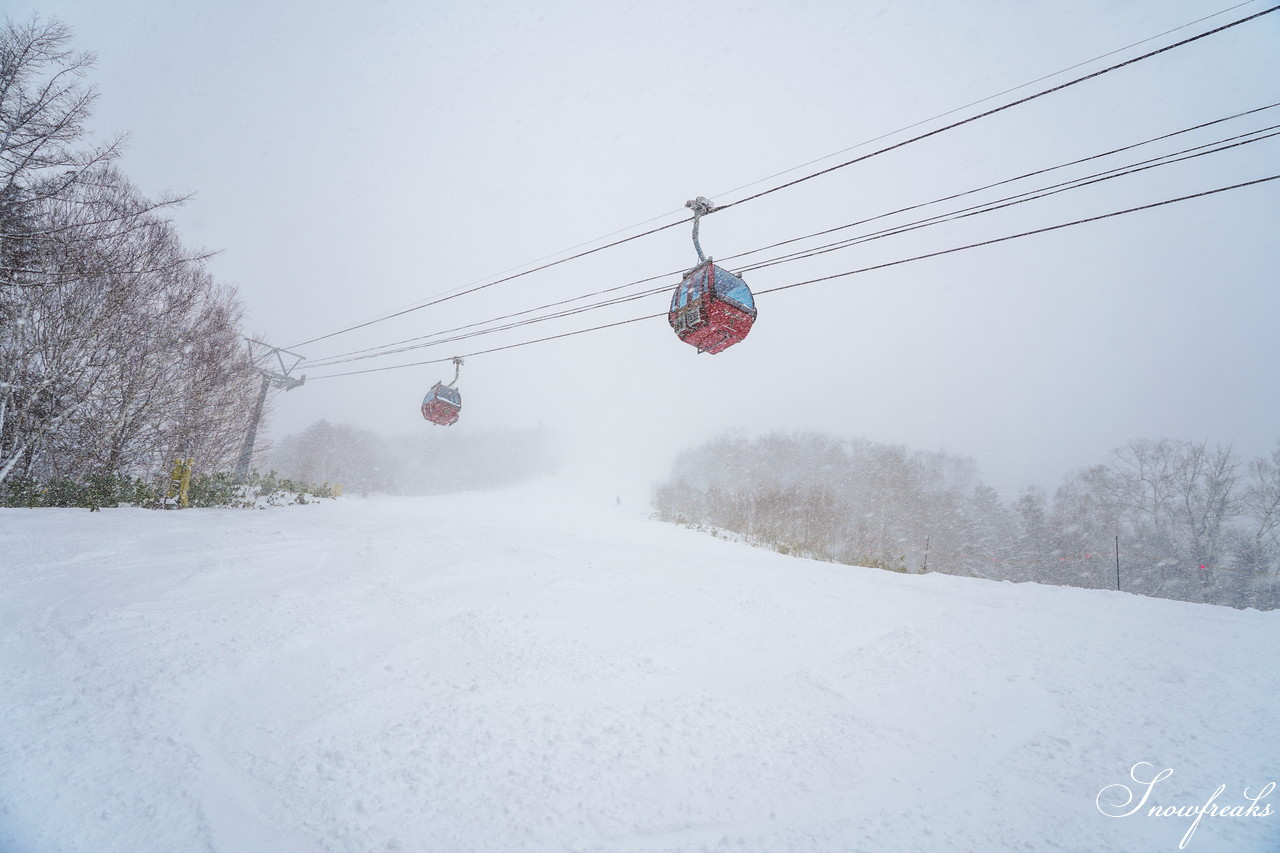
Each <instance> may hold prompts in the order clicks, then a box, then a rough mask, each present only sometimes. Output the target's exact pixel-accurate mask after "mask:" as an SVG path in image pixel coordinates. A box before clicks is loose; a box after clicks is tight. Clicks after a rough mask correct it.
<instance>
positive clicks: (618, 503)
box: [613, 495, 622, 506]
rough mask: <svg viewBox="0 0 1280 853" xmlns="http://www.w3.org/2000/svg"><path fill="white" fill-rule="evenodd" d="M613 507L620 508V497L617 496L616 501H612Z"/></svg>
mask: <svg viewBox="0 0 1280 853" xmlns="http://www.w3.org/2000/svg"><path fill="white" fill-rule="evenodd" d="M613 505H614V506H622V495H618V496H617V498H616V500H615V501H614V504H613Z"/></svg>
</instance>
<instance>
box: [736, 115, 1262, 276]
mask: <svg viewBox="0 0 1280 853" xmlns="http://www.w3.org/2000/svg"><path fill="white" fill-rule="evenodd" d="M1276 107H1280V102H1277V103H1274V104H1267V105H1266V106H1262V107H1255V108H1254V109H1251V110H1245V111H1243V112H1239V113H1235V114H1234V115H1229V116H1224V117H1223V118H1218V119H1214V120H1212V121H1206V122H1202V123H1200V124H1196V125H1192V126H1191V127H1185V128H1183V129H1181V130H1175V131H1173V132H1171V133H1165V134H1161V135H1160V136H1155V137H1152V138H1151V139H1144V140H1143V141H1141V142H1134V143H1132V144H1130V145H1124V146H1121V147H1120V148H1112V149H1110V150H1109V151H1103V152H1102V153H1101V154H1093V155H1090V156H1088V157H1081V158H1078V159H1076V160H1071V161H1069V162H1066V163H1059V164H1058V165H1056V166H1048V167H1046V168H1043V169H1036V170H1035V171H1031V172H1024V173H1023V174H1021V175H1017V176H1015V177H1012V178H1006V179H1004V180H1002V181H996V182H994V183H991V184H987V185H985V186H981V187H976V188H974V189H969V190H964V191H962V192H958V193H953V194H952V195H949V196H942V197H941V198H935V199H932V200H930V201H924V202H920V203H918V204H912V205H908V206H907V207H900V208H898V209H896V210H891V211H888V212H886V213H879V214H876V215H875V216H869V217H867V218H866V219H859V220H857V221H856V222H849V223H846V224H844V225H838V226H836V227H835V228H827V229H825V230H822V231H815V232H813V233H812V234H805V235H803V236H800V237H791V238H789V239H787V240H780V241H779V242H777V243H771V244H769V245H768V246H762V247H761V248H759V249H752V250H750V251H747V252H739V253H738V254H736V255H728V256H726V257H723V258H721V260H722V261H731V260H735V259H737V258H743V257H746V256H747V255H753V254H757V253H759V252H767V251H768V250H769V249H777V248H779V247H781V246H786V245H789V244H791V243H797V242H800V241H802V240H810V239H813V238H814V237H823V236H825V235H827V234H834V233H835V232H837V231H843V230H846V229H849V228H855V227H857V226H859V225H865V224H867V223H868V222H875V221H876V220H878V219H885V218H887V217H890V216H895V215H897V214H899V213H908V212H910V211H912V210H919V209H920V208H922V207H928V206H930V205H934V204H940V203H942V202H944V201H954V200H955V199H958V198H963V197H964V196H967V195H974V194H976V193H980V192H984V191H986V190H989V189H994V188H996V187H999V186H1003V185H1005V184H1011V183H1014V182H1015V181H1021V180H1025V179H1026V178H1034V177H1036V176H1037V175H1044V174H1047V173H1049V172H1054V171H1057V170H1059V169H1066V168H1070V167H1071V166H1078V165H1080V164H1082V163H1088V162H1090V161H1092V160H1099V159H1101V158H1103V157H1109V156H1111V155H1112V154H1120V153H1123V152H1125V151H1131V150H1133V149H1134V148H1140V147H1142V146H1143V145H1150V144H1152V143H1155V142H1161V141H1163V140H1165V139H1172V138H1173V137H1175V136H1179V135H1181V134H1184V133H1191V132H1193V131H1196V130H1202V129H1204V128H1206V127H1212V126H1213V125H1215V124H1222V123H1223V122H1227V121H1232V120H1234V119H1238V118H1243V117H1244V116H1248V115H1253V114H1254V113H1259V112H1263V111H1265V110H1271V109H1275V108H1276Z"/></svg>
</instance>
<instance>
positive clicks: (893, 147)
mask: <svg viewBox="0 0 1280 853" xmlns="http://www.w3.org/2000/svg"><path fill="white" fill-rule="evenodd" d="M1240 5H1245V4H1240ZM1232 8H1237V7H1232ZM1277 10H1280V5H1278V6H1272V7H1270V8H1268V9H1265V10H1263V11H1261V12H1258V13H1255V14H1253V15H1249V16H1248V17H1245V18H1241V19H1239V20H1236V21H1233V22H1231V23H1228V24H1224V25H1222V26H1220V27H1217V28H1215V29H1212V30H1208V31H1207V32H1203V33H1200V34H1199V35H1195V36H1191V37H1190V38H1186V39H1183V40H1182V41H1179V42H1175V43H1173V44H1171V45H1167V46H1165V47H1162V48H1159V49H1157V50H1153V51H1150V52H1148V53H1145V54H1142V55H1140V56H1136V57H1133V58H1132V59H1128V60H1125V61H1124V62H1120V63H1116V64H1114V65H1111V66H1108V67H1107V68H1103V69H1101V70H1098V71H1095V72H1092V73H1090V74H1086V75H1084V76H1081V77H1077V78H1075V79H1073V80H1069V81H1067V82H1065V83H1062V84H1059V85H1057V86H1053V87H1051V88H1049V89H1044V90H1042V91H1039V92H1036V93H1034V94H1031V95H1028V96H1026V97H1024V98H1020V99H1018V100H1016V101H1012V102H1010V103H1007V104H1003V105H1001V106H998V107H995V108H993V109H990V110H987V111H985V112H982V113H978V114H977V115H973V116H969V117H968V118H964V119H961V120H960V121H957V122H952V123H951V124H948V125H945V126H943V127H941V128H937V129H935V130H931V131H928V132H926V133H922V134H919V135H917V136H914V137H910V138H908V139H905V140H902V141H900V142H896V143H894V144H892V145H888V146H885V147H883V148H880V149H877V150H875V151H872V152H870V153H867V154H864V155H862V156H860V157H856V158H854V159H852V160H847V161H845V162H843V163H838V164H836V165H834V166H830V167H828V168H826V169H822V170H820V171H818V172H814V173H812V174H809V175H806V176H804V177H800V178H796V179H794V180H792V181H788V182H786V183H784V184H780V185H778V186H775V187H772V188H770V189H767V190H762V191H761V192H758V193H755V194H754V195H750V196H746V197H745V198H741V199H738V200H737V201H733V202H729V203H727V204H723V205H720V206H718V207H715V208H712V210H711V211H710V212H712V213H714V212H718V211H721V210H726V209H728V208H730V207H735V206H737V205H740V204H744V203H746V202H748V201H754V200H755V199H758V198H761V197H763V196H766V195H769V194H771V193H775V192H778V191H779V190H783V189H786V188H788V187H792V186H795V185H797V184H800V183H804V182H805V181H809V180H812V179H814V178H817V177H820V176H822V175H826V174H829V173H831V172H834V171H836V170H837V169H843V168H845V167H846V166H851V165H853V164H855V163H860V162H863V161H865V160H868V159H870V158H872V157H876V156H879V155H881V154H885V153H887V152H889V151H895V150H897V149H899V148H903V147H905V146H907V145H910V144H912V143H914V142H919V141H921V140H923V139H928V138H930V137H933V136H937V135H938V134H941V133H945V132H946V131H949V130H953V129H955V128H957V127H961V126H963V125H966V124H969V123H971V122H974V121H977V120H979V119H982V118H986V117H988V116H991V115H995V114H997V113H1000V112H1003V111H1005V110H1008V109H1011V108H1013V107H1016V106H1019V105H1021V104H1025V103H1028V102H1030V101H1033V100H1036V99H1037V98H1041V97H1044V96H1045V95H1049V94H1052V93H1054V92H1058V91H1061V90H1063V89H1066V88H1069V87H1071V86H1074V85H1076V84H1078V83H1083V82H1085V81H1086V80H1091V79H1093V78H1095V77H1100V76H1102V75H1103V74H1108V73H1110V72H1112V71H1116V70H1118V69H1120V68H1124V67H1127V66H1129V65H1133V64H1134V63H1137V62H1141V61H1143V60H1145V59H1150V58H1151V57H1153V56H1157V55H1159V54H1162V53H1165V52H1167V51H1170V50H1173V49H1174V48H1178V47H1182V46H1184V45H1187V44H1191V43H1192V42H1196V41H1199V40H1200V39H1203V38H1207V37H1209V36H1211V35H1216V34H1217V33H1220V32H1223V31H1225V30H1228V29H1231V28H1232V27H1236V26H1239V25H1241V24H1244V23H1247V22H1249V21H1252V20H1255V19H1257V18H1260V17H1262V16H1263V15H1268V14H1270V13H1272V12H1275V11H1277ZM1217 14H1222V13H1217ZM1208 17H1215V15H1211V16H1208ZM1201 20H1204V19H1201ZM1184 26H1190V25H1189V24H1188V25H1184ZM1176 29H1182V27H1178V28H1176ZM1170 32H1173V30H1171V31H1170ZM1157 37H1158V36H1153V37H1152V38H1157ZM1149 40H1150V39H1146V40H1144V41H1149ZM1142 43H1143V42H1137V44H1142ZM1123 49H1124V48H1122V50H1123ZM1106 55H1109V54H1104V56H1106ZM1089 61H1094V60H1089ZM1084 64H1087V63H1084ZM1072 67H1073V68H1074V67H1078V66H1072ZM1058 73H1062V72H1058ZM1050 76H1056V75H1050ZM1041 79H1044V78H1041ZM1024 85H1030V84H1024ZM1016 88H1022V87H1016ZM993 97H998V96H993ZM979 103H980V102H979ZM959 109H963V108H959ZM952 112H954V110H953V111H952ZM947 114H948V113H944V114H943V115H947ZM931 120H932V119H931ZM895 132H896V131H895ZM647 221H650V222H651V221H653V220H652V219H651V220H647ZM691 221H693V218H692V217H689V218H685V219H681V220H678V221H676V222H670V223H668V224H666V225H660V226H658V227H656V228H651V229H649V230H647V231H643V232H641V233H639V234H634V235H632V236H630V237H625V238H623V239H620V240H615V241H613V242H611V243H606V244H605V245H602V246H598V247H596V248H594V249H588V250H586V251H583V252H578V253H576V254H574V255H570V256H568V257H566V258H561V259H560V260H556V261H551V262H549V263H545V264H541V265H539V266H536V267H533V268H532V269H528V270H525V271H523V272H518V273H513V274H511V275H507V276H503V277H501V278H498V279H495V280H493V281H490V282H486V283H484V284H479V285H476V286H474V287H470V288H467V289H464V290H460V291H457V292H454V293H450V294H448V295H446V296H441V297H439V298H436V299H432V300H429V301H427V302H423V303H420V304H418V305H415V306H412V307H409V308H404V309H401V310H399V311H395V312H393V313H390V314H386V315H384V316H381V317H378V318H375V319H372V320H367V321H365V322H362V323H357V324H355V325H352V326H347V327H345V328H342V329H338V330H337V331H334V332H330V333H328V334H325V335H319V336H317V337H313V338H309V339H307V340H305V341H301V342H299V343H296V344H293V345H292V348H298V347H302V346H306V345H307V344H313V343H316V342H318V341H322V340H327V339H329V338H332V337H336V336H338V335H341V334H346V333H347V332H352V331H355V330H357V329H362V328H365V327H367V326H371V325H374V324H375V323H381V322H384V321H386V320H390V319H393V318H395V317H400V316H403V315H405V314H409V313H412V312H414V311H419V310H421V309H423V308H428V307H431V306H433V305H439V304H440V303H442V302H447V301H449V300H451V299H457V298H458V297H461V296H466V295H469V294H472V293H476V292H477V291H480V290H484V289H486V288H490V287H493V286H495V285H498V284H502V283H504V282H508V281H512V280H514V279H517V278H521V277H523V276H526V275H532V274H533V273H536V272H541V271H543V270H546V269H550V268H551V267H555V266H558V265H560V264H564V263H568V262H569V261H573V260H577V259H579V258H583V257H586V256H588V255H592V254H595V253H597V252H602V251H604V250H606V249H611V248H614V247H616V246H620V245H623V244H624V243H629V242H631V241H633V240H638V239H640V238H642V237H647V236H650V235H652V234H657V233H659V232H661V231H665V230H667V229H670V228H674V227H676V226H678V225H683V224H685V223H687V222H691ZM615 233H617V232H615ZM580 245H586V244H580Z"/></svg>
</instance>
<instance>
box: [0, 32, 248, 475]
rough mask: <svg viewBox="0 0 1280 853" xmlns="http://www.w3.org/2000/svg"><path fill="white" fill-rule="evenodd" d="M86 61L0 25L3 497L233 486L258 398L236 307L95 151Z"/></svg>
mask: <svg viewBox="0 0 1280 853" xmlns="http://www.w3.org/2000/svg"><path fill="white" fill-rule="evenodd" d="M92 65H93V57H92V55H90V54H88V53H82V52H78V51H76V50H75V48H74V46H73V45H72V43H71V34H70V30H69V29H68V28H67V27H66V26H65V25H63V24H61V23H59V22H57V21H52V20H48V19H40V18H32V19H29V20H26V21H14V20H6V21H4V22H3V23H0V487H3V485H4V484H5V483H8V484H9V485H10V486H13V483H14V481H21V482H22V483H23V484H24V487H27V486H29V485H30V484H33V483H34V484H41V485H43V484H48V483H50V482H52V481H55V480H63V481H70V482H85V481H88V480H91V479H93V478H102V477H115V476H120V475H139V476H144V477H151V478H161V477H163V476H164V474H165V472H166V471H167V470H168V467H167V464H168V463H169V461H170V460H172V459H173V458H175V457H194V458H197V459H199V460H200V464H201V465H202V466H203V468H204V469H205V470H219V469H229V467H230V465H231V463H232V462H233V460H234V457H235V455H236V453H237V452H238V451H239V449H240V445H241V442H242V441H243V437H244V435H245V429H246V426H247V424H248V418H249V414H250V412H251V410H252V406H253V403H254V398H255V396H256V390H257V381H256V374H255V373H254V372H253V371H252V366H251V365H250V364H249V362H248V358H247V354H246V351H245V345H244V341H243V339H242V336H241V323H242V322H243V307H242V305H241V303H240V301H239V300H238V298H237V296H236V293H235V291H234V290H233V289H231V288H229V287H227V286H225V285H221V284H219V283H218V282H217V281H215V280H214V279H213V277H212V276H211V275H210V273H209V272H208V269H207V266H206V263H205V261H206V254H205V253H202V252H200V251H197V250H193V249H190V248H188V247H186V246H184V245H183V243H182V240H181V238H180V236H179V235H178V233H177V232H176V230H175V228H174V227H173V225H172V223H171V222H170V221H169V220H168V219H167V218H166V212H167V211H169V210H171V209H172V208H173V207H174V206H175V205H178V204H181V203H182V202H183V198H182V197H180V196H177V195H170V194H167V195H161V196H156V197H147V196H145V195H144V194H143V193H141V192H140V191H139V190H138V189H137V188H136V187H135V186H133V184H132V183H130V181H129V178H128V176H127V175H125V174H124V173H123V172H122V171H121V169H120V168H119V166H118V161H119V160H120V157H121V154H122V152H123V150H124V142H125V140H124V138H123V137H116V138H114V139H111V140H109V141H107V142H105V143H98V142H95V141H93V139H94V137H93V135H92V133H91V128H90V119H91V118H92V114H93V106H94V102H95V100H96V99H97V92H96V90H95V88H94V87H93V86H92V85H91V84H90V83H89V82H88V81H87V79H86V75H87V74H88V72H89V70H90V68H91V67H92Z"/></svg>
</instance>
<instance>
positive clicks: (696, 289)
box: [667, 260, 756, 355]
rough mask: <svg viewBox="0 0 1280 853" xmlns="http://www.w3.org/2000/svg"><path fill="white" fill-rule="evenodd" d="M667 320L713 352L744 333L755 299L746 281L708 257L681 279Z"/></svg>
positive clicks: (682, 334) (692, 342)
mask: <svg viewBox="0 0 1280 853" xmlns="http://www.w3.org/2000/svg"><path fill="white" fill-rule="evenodd" d="M667 320H668V321H669V322H670V323H671V328H672V329H674V330H675V333H676V335H677V336H679V338H680V340H682V341H684V342H685V343H686V344H689V345H690V346H695V347H697V348H698V352H707V353H711V354H712V355H714V354H715V353H718V352H723V351H724V350H726V349H728V348H729V347H731V346H733V345H734V344H736V343H737V342H738V341H740V340H742V339H743V338H745V337H746V336H747V332H749V331H751V324H752V323H754V322H755V321H756V303H755V300H754V299H753V298H752V297H751V289H750V288H748V287H747V283H746V282H745V281H743V280H742V279H740V278H738V277H737V276H736V275H734V274H733V273H731V272H729V271H727V270H724V269H721V268H720V267H718V266H716V265H715V263H714V262H712V261H710V260H707V261H704V262H702V263H701V264H699V265H698V266H696V267H694V269H693V270H691V271H690V272H689V273H688V274H686V275H685V277H684V279H683V280H682V281H681V282H680V286H679V287H677V288H676V292H675V294H674V295H673V296H672V297H671V313H670V314H668V315H667Z"/></svg>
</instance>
